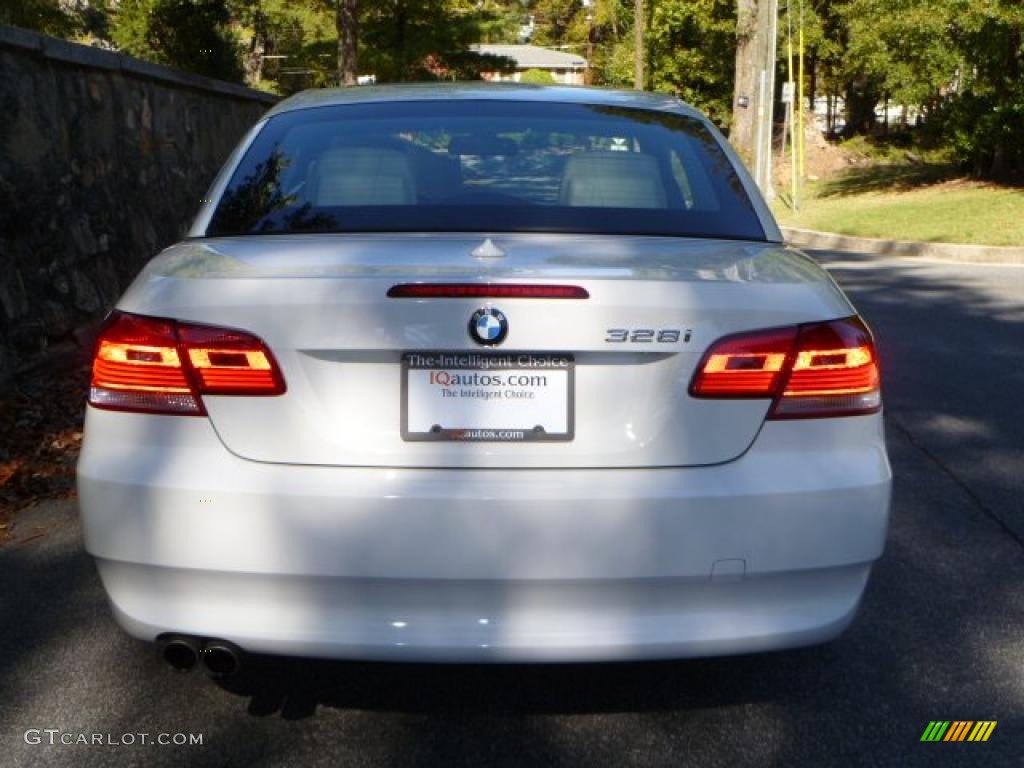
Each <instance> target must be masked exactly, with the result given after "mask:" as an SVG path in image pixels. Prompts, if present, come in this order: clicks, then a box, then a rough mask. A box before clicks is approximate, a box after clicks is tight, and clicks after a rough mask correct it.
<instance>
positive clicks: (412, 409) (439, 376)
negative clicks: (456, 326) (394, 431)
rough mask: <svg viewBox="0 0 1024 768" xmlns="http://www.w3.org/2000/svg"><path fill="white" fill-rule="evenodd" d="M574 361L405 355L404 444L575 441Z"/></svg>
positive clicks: (543, 356)
mask: <svg viewBox="0 0 1024 768" xmlns="http://www.w3.org/2000/svg"><path fill="white" fill-rule="evenodd" d="M574 375H575V363H574V361H573V357H572V355H565V354H532V353H519V352H511V353H506V354H483V353H479V352H409V353H407V354H405V355H403V356H402V439H403V440H409V441H417V440H457V441H469V442H501V443H508V442H540V441H558V440H561V441H567V440H572V439H573V434H574V431H575V425H574V418H573V389H574Z"/></svg>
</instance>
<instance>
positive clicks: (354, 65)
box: [335, 0, 359, 85]
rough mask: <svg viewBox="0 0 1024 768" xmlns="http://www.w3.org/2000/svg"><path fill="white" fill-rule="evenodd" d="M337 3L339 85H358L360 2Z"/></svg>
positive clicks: (351, 0)
mask: <svg viewBox="0 0 1024 768" xmlns="http://www.w3.org/2000/svg"><path fill="white" fill-rule="evenodd" d="M337 3H338V6H337V9H338V13H337V15H336V16H335V26H336V27H337V29H338V83H339V84H340V85H356V84H357V83H358V79H357V78H358V76H359V62H358V50H359V7H358V6H359V2H358V0H337Z"/></svg>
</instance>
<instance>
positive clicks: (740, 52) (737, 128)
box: [729, 0, 767, 165]
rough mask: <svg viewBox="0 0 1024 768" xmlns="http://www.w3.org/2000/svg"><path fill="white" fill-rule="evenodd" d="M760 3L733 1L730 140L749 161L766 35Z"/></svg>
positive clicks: (750, 158)
mask: <svg viewBox="0 0 1024 768" xmlns="http://www.w3.org/2000/svg"><path fill="white" fill-rule="evenodd" d="M763 2H766V3H767V0H763ZM759 5H760V3H759V0H737V4H736V13H737V18H736V86H735V91H734V93H733V102H732V127H731V128H730V130H729V141H730V142H731V143H732V145H733V147H735V149H736V151H737V152H739V154H740V156H741V157H742V158H743V160H744V162H746V163H747V164H748V165H749V164H750V162H751V161H752V159H753V157H754V139H755V135H756V125H757V120H756V118H757V89H758V75H759V73H760V70H761V63H762V61H763V60H764V37H765V36H766V35H765V34H764V30H761V29H759V28H758V23H757V22H758V12H759Z"/></svg>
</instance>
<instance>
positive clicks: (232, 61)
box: [111, 0, 243, 82]
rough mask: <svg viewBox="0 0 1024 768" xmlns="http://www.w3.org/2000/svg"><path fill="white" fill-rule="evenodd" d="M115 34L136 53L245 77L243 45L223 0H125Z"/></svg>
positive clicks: (228, 76) (207, 72)
mask: <svg viewBox="0 0 1024 768" xmlns="http://www.w3.org/2000/svg"><path fill="white" fill-rule="evenodd" d="M111 36H112V38H113V40H114V42H115V43H116V44H117V46H118V47H119V48H120V49H121V50H123V51H125V52H126V53H129V54H131V55H133V56H138V57H140V58H143V59H148V60H149V61H154V62H156V63H158V64H164V65H166V66H169V67H174V68H176V69H181V70H185V71H187V72H195V73H196V74H199V75H206V76H208V77H216V78H219V79H221V80H231V81H235V82H241V80H242V74H243V73H242V66H241V63H240V62H239V56H238V54H239V46H238V41H237V39H236V37H235V33H234V30H233V29H232V27H231V15H230V13H229V12H228V7H227V5H226V3H225V2H224V0H121V2H120V3H119V4H118V6H117V10H116V12H115V13H114V19H113V24H112V25H111Z"/></svg>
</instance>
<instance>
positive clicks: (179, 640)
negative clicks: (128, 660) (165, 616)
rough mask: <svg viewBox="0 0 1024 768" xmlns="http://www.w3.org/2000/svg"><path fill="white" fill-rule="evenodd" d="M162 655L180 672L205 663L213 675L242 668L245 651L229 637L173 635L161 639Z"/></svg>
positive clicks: (225, 673) (230, 673) (225, 675)
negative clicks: (223, 638) (228, 638)
mask: <svg viewBox="0 0 1024 768" xmlns="http://www.w3.org/2000/svg"><path fill="white" fill-rule="evenodd" d="M160 658H162V659H163V660H164V661H166V662H167V663H168V664H169V665H170V666H171V668H172V669H175V670H177V671H178V672H188V671H190V670H191V669H192V668H193V667H195V666H196V664H197V663H199V662H202V664H203V666H204V667H206V670H207V671H208V672H209V673H210V674H212V675H213V676H214V677H228V676H230V675H234V674H236V673H237V672H238V671H239V670H240V669H241V668H242V650H241V649H240V648H239V647H238V646H236V645H235V644H234V643H229V642H228V641H227V640H202V641H201V640H199V639H198V638H194V637H189V636H187V635H170V636H167V637H164V638H162V639H161V640H160Z"/></svg>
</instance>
